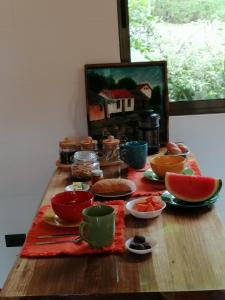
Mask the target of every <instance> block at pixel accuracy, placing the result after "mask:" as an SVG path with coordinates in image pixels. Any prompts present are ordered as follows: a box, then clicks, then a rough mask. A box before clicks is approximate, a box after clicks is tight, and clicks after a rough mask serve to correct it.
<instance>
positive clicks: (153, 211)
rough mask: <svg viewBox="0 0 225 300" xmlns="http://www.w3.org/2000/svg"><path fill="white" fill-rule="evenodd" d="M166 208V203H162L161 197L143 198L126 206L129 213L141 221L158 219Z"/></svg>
mask: <svg viewBox="0 0 225 300" xmlns="http://www.w3.org/2000/svg"><path fill="white" fill-rule="evenodd" d="M165 207H166V203H165V202H164V201H162V199H161V197H160V196H148V197H142V198H138V199H135V200H131V201H129V202H127V204H126V208H127V210H128V212H129V213H130V214H131V215H133V216H134V217H136V218H140V219H152V218H155V217H158V216H159V215H160V214H161V213H162V210H163V209H164V208H165Z"/></svg>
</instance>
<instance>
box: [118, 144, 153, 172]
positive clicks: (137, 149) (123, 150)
mask: <svg viewBox="0 0 225 300" xmlns="http://www.w3.org/2000/svg"><path fill="white" fill-rule="evenodd" d="M147 156H148V143H147V142H145V141H130V142H127V143H125V144H124V145H122V146H121V147H120V157H121V159H122V160H123V161H125V163H127V164H128V165H129V166H130V167H131V168H134V169H142V168H144V167H145V165H146V162H147Z"/></svg>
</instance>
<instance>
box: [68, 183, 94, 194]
mask: <svg viewBox="0 0 225 300" xmlns="http://www.w3.org/2000/svg"><path fill="white" fill-rule="evenodd" d="M89 189H90V185H89V184H86V183H82V191H84V192H87V191H88V190H89ZM65 191H67V192H73V191H76V189H74V186H73V184H70V185H67V186H66V187H65ZM79 191H81V190H80V189H79Z"/></svg>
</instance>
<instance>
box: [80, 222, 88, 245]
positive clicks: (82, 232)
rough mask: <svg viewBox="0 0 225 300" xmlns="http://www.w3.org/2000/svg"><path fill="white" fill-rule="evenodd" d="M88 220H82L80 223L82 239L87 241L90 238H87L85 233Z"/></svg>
mask: <svg viewBox="0 0 225 300" xmlns="http://www.w3.org/2000/svg"><path fill="white" fill-rule="evenodd" d="M87 224H88V223H87V222H84V221H83V222H81V223H80V226H79V235H80V238H81V239H82V240H84V241H86V242H88V239H87V237H86V236H85V234H84V228H85V226H87Z"/></svg>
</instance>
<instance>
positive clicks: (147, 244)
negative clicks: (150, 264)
mask: <svg viewBox="0 0 225 300" xmlns="http://www.w3.org/2000/svg"><path fill="white" fill-rule="evenodd" d="M142 245H143V246H144V247H145V249H151V245H150V244H149V243H148V242H145V243H143V244H142Z"/></svg>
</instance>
